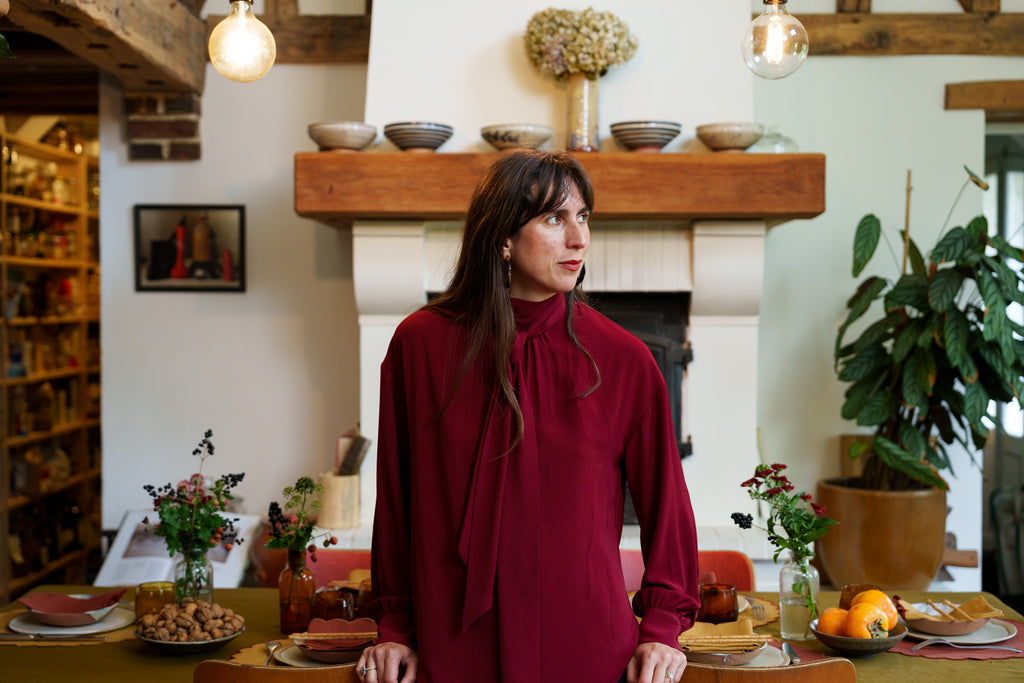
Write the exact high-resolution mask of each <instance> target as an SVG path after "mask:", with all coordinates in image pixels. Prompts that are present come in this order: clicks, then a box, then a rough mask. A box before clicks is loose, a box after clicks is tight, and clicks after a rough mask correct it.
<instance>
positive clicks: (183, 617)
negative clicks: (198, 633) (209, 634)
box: [174, 614, 196, 629]
mask: <svg viewBox="0 0 1024 683" xmlns="http://www.w3.org/2000/svg"><path fill="white" fill-rule="evenodd" d="M174 623H176V624H177V625H178V626H181V627H182V628H186V629H189V628H192V626H193V625H194V624H195V623H196V620H195V619H193V618H192V617H190V616H189V615H187V614H179V615H178V618H177V619H175V620H174Z"/></svg>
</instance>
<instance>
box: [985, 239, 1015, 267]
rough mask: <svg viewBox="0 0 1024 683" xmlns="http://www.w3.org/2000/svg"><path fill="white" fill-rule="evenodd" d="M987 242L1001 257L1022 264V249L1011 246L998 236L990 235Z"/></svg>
mask: <svg viewBox="0 0 1024 683" xmlns="http://www.w3.org/2000/svg"><path fill="white" fill-rule="evenodd" d="M988 242H989V244H991V245H992V246H993V247H995V250H996V251H998V252H999V253H1000V254H1002V255H1003V256H1006V257H1007V258H1012V259H1013V260H1014V261H1017V262H1018V263H1024V249H1021V248H1019V247H1015V246H1013V245H1012V244H1010V243H1009V242H1007V241H1006V240H1004V239H1003V238H1002V237H1000V236H999V235H990V236H989V238H988Z"/></svg>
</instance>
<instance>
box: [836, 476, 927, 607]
mask: <svg viewBox="0 0 1024 683" xmlns="http://www.w3.org/2000/svg"><path fill="white" fill-rule="evenodd" d="M852 481H854V480H853V479H852V478H850V477H836V478H833V479H825V480H823V481H819V482H818V493H817V496H816V497H817V500H818V502H819V503H820V504H821V505H824V506H825V514H826V515H827V516H828V517H830V518H832V519H834V520H836V521H837V522H839V523H838V524H837V525H836V526H834V527H832V529H831V530H830V531H829V532H828V533H827V534H825V536H823V537H822V538H820V539H818V541H817V543H816V549H817V555H818V557H819V559H820V560H821V563H822V565H823V567H824V568H825V572H826V573H827V574H828V577H829V579H830V581H831V582H832V585H833V586H836V587H840V586H842V585H843V584H847V583H869V584H874V585H876V586H878V587H879V588H881V589H882V590H887V591H891V590H926V589H927V588H928V586H929V585H930V584H931V582H932V581H933V580H934V578H935V574H936V572H938V570H939V565H940V564H941V562H942V554H943V550H944V548H945V541H946V492H945V491H942V490H939V489H922V490H914V491H876V490H871V489H859V488H853V487H851V486H849V483H850V482H852Z"/></svg>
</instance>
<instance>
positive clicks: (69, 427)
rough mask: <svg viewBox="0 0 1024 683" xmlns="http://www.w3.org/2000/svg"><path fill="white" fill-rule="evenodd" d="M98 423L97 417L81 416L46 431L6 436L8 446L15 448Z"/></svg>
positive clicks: (94, 425)
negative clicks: (78, 418) (81, 417)
mask: <svg viewBox="0 0 1024 683" xmlns="http://www.w3.org/2000/svg"><path fill="white" fill-rule="evenodd" d="M99 424H100V421H99V419H97V418H83V419H80V420H73V421H71V422H68V423H66V424H61V425H55V426H54V427H53V429H50V430H47V431H33V432H29V433H28V434H23V435H20V436H13V435H12V436H9V437H8V438H7V446H8V448H17V447H19V446H27V445H29V444H33V443H38V442H40V441H46V440H47V439H52V438H53V437H55V436H60V435H62V434H70V433H72V432H76V431H78V430H81V429H85V428H87V427H98V426H99Z"/></svg>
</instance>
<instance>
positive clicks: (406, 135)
mask: <svg viewBox="0 0 1024 683" xmlns="http://www.w3.org/2000/svg"><path fill="white" fill-rule="evenodd" d="M453 132H454V129H453V128H452V127H451V126H449V125H447V124H444V123H430V122H427V121H402V122H399V123H389V124H387V125H386V126H384V137H386V138H387V139H388V140H390V141H391V142H392V143H394V145H395V147H398V148H399V149H401V150H404V151H407V152H432V151H434V150H435V149H437V148H438V147H440V146H441V145H443V144H444V143H445V141H447V140H448V138H450V137H451V136H452V133H453Z"/></svg>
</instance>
